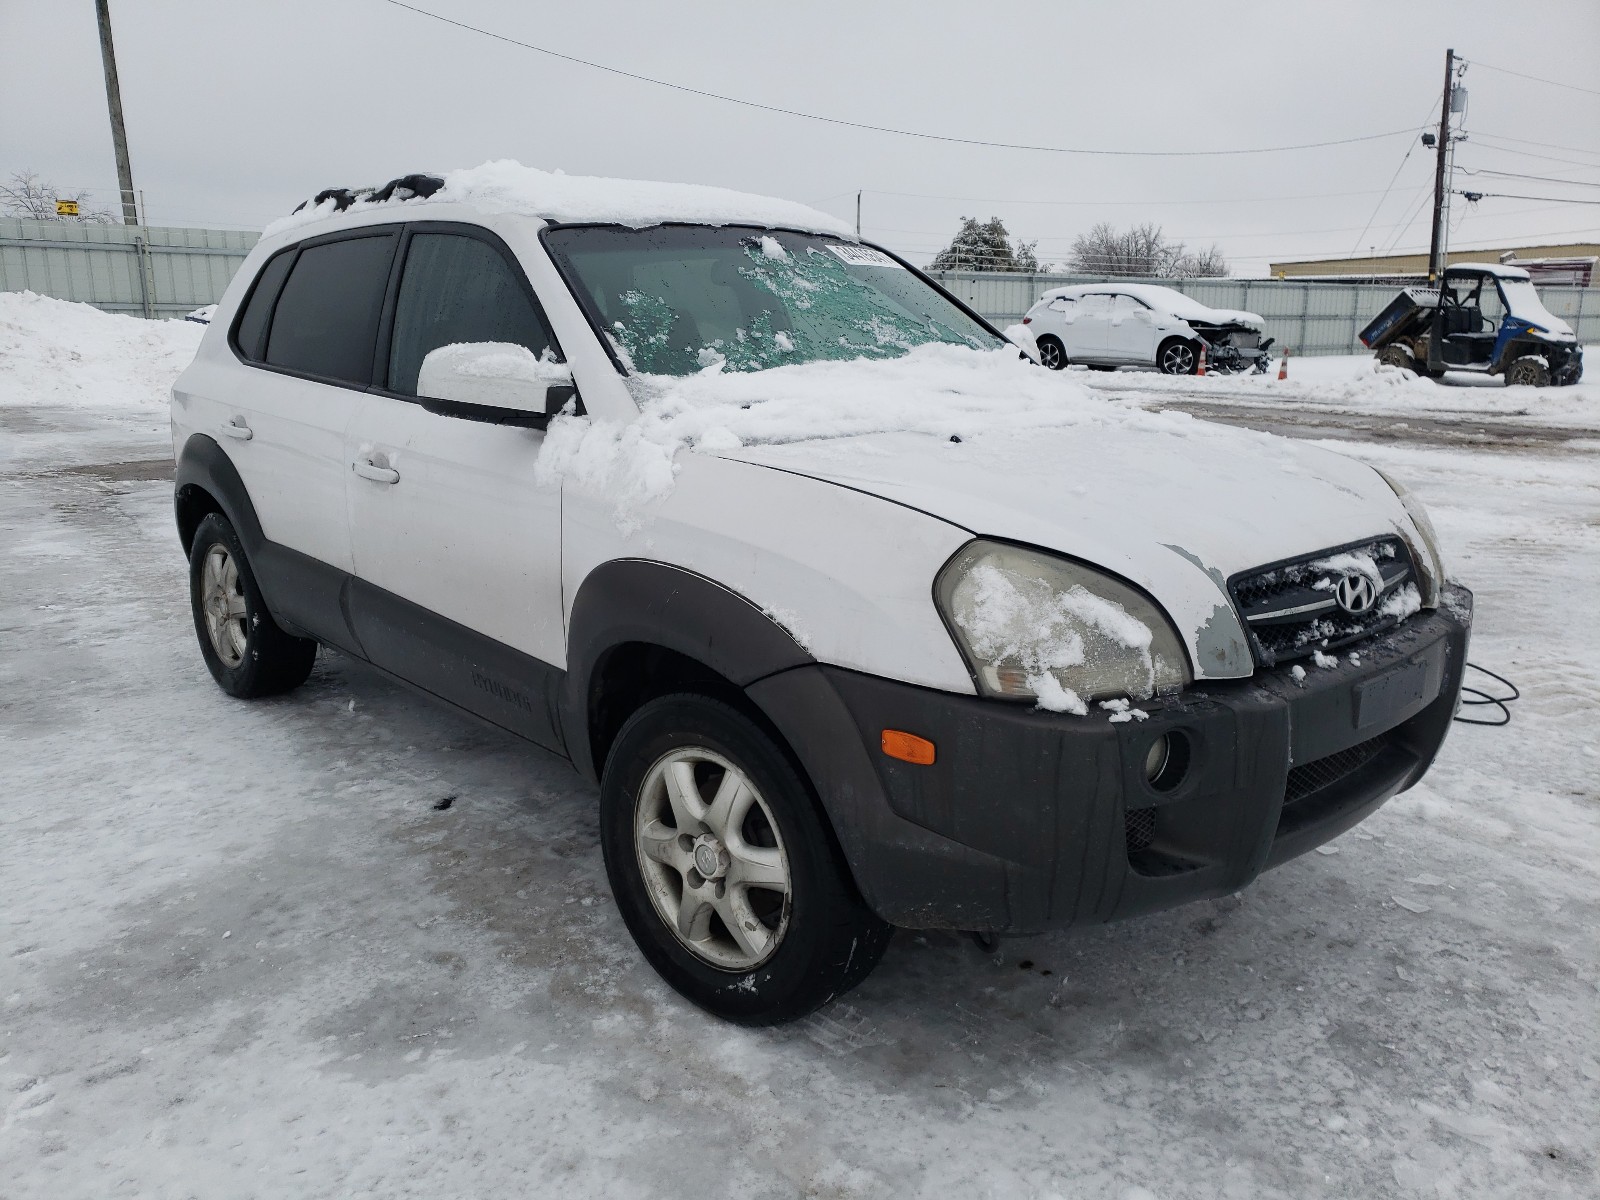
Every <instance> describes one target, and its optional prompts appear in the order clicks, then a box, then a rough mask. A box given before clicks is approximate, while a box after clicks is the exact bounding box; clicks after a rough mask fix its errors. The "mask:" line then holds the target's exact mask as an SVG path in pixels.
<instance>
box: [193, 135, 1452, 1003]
mask: <svg viewBox="0 0 1600 1200" xmlns="http://www.w3.org/2000/svg"><path fill="white" fill-rule="evenodd" d="M1151 311H1152V313H1154V310H1151ZM1170 315H1171V314H1166V316H1170ZM1161 319H1166V317H1163V316H1160V315H1153V316H1152V317H1150V318H1148V320H1149V321H1151V322H1152V327H1153V323H1154V322H1155V321H1157V320H1161ZM1182 336H1184V337H1188V336H1189V334H1188V333H1183V334H1182ZM172 431H173V448H174V450H175V452H176V456H177V463H178V466H177V477H176V508H177V525H178V534H179V537H180V540H181V543H182V546H183V550H184V553H185V554H186V555H188V558H189V563H190V589H191V605H192V611H193V618H194V625H195V630H196V634H197V638H198V642H199V650H200V654H201V656H202V657H203V659H204V662H205V665H206V666H207V668H208V669H209V671H210V673H211V674H212V676H213V677H214V678H215V679H216V681H217V683H218V684H219V685H220V686H221V687H222V688H223V689H224V690H225V691H226V692H228V693H229V694H231V695H233V696H237V697H257V696H265V695H271V694H274V693H281V692H285V691H289V690H291V689H293V688H294V687H296V686H298V685H299V684H300V683H302V682H303V681H304V680H305V679H306V678H307V676H308V674H309V673H310V671H311V670H312V666H313V662H314V660H315V658H316V656H317V654H318V653H319V650H323V649H325V650H328V651H334V652H337V653H339V654H341V655H344V656H347V657H348V658H349V659H351V660H353V661H358V662H362V663H367V664H370V665H371V666H372V667H373V668H375V669H376V670H378V671H380V672H383V673H385V674H386V675H388V676H390V677H393V678H396V679H399V680H402V681H404V682H405V683H407V684H409V685H411V686H413V687H414V688H415V689H417V690H418V691H419V692H420V693H422V694H424V695H427V696H430V697H432V698H433V699H434V700H436V701H438V702H439V703H442V704H444V705H447V706H449V707H451V708H452V709H454V710H456V711H458V712H461V713H465V714H470V715H471V716H473V717H476V718H479V719H481V720H483V721H486V722H489V723H490V724H492V725H495V726H497V727H498V728H500V729H503V730H506V731H509V732H510V733H512V734H514V735H517V736H519V737H522V738H525V739H527V740H528V741H529V742H532V743H535V744H537V745H539V746H542V747H544V748H545V749H546V750H548V751H550V752H551V753H554V754H558V755H561V756H563V757H565V758H567V759H569V760H570V761H571V762H572V764H573V766H574V767H575V768H576V769H577V770H578V771H580V772H582V773H583V774H584V775H585V776H587V777H588V778H589V779H590V780H591V781H593V782H594V783H595V784H596V785H597V789H596V792H595V794H594V795H595V802H596V804H597V809H598V811H597V827H598V837H599V842H600V847H601V849H602V850H603V853H604V857H605V863H606V868H607V871H608V874H609V877H610V881H611V886H612V889H613V892H614V895H615V898H616V903H617V907H618V909H619V911H620V913H621V916H622V918H623V920H624V921H625V922H626V924H627V927H628V929H629V930H630V932H631V933H632V934H633V937H634V939H635V940H636V941H637V943H638V945H639V948H640V950H641V952H642V954H643V955H644V957H645V958H646V959H647V960H648V961H649V962H650V964H651V965H652V966H654V967H655V969H656V970H658V971H659V972H660V973H661V974H662V976H663V977H664V978H665V979H666V980H667V981H668V982H669V983H670V984H671V985H672V986H673V987H675V988H677V989H678V990H679V991H680V992H682V993H683V994H684V995H685V996H687V997H688V998H689V999H690V1000H692V1001H693V1002H694V1003H696V1004H698V1005H701V1006H702V1007H704V1008H706V1009H708V1010H710V1011H711V1012H714V1013H716V1014H718V1015H720V1016H723V1017H726V1018H728V1019H730V1020H735V1021H741V1022H748V1023H770V1022H775V1021H782V1020H789V1019H793V1018H795V1017H798V1016H801V1015H803V1014H805V1013H807V1012H809V1011H811V1010H812V1009H815V1008H816V1007H818V1006H819V1005H822V1004H824V1003H826V1002H827V1001H828V1000H829V999H831V998H833V997H835V996H838V995H840V994H841V993H843V992H844V991H846V990H848V989H849V988H850V987H852V986H854V985H855V984H856V983H858V982H859V981H860V980H861V979H862V978H864V977H865V976H866V974H867V973H868V972H869V971H870V970H871V969H872V967H873V965H874V964H875V963H876V962H877V961H878V959H879V957H880V956H881V955H882V954H883V951H884V948H885V946H886V945H887V944H888V940H889V937H890V934H891V931H892V929H893V928H895V927H897V926H898V927H910V928H938V929H950V930H968V931H976V932H982V933H985V934H1003V933H1024V932H1034V931H1040V930H1050V929H1062V928H1066V927H1069V926H1075V925H1085V924H1092V923H1096V922H1104V921H1111V920H1115V919H1118V918H1123V917H1130V916H1134V915H1137V914H1141V913H1148V912H1151V911H1153V910H1156V909H1161V908H1167V907H1170V906H1172V905H1176V904H1181V903H1184V902H1185V901H1189V900H1195V899H1198V898H1201V897H1211V896H1220V895H1225V894H1228V893H1232V892H1235V891H1237V890H1238V889H1240V888H1241V887H1244V886H1245V885H1246V884H1248V883H1249V882H1250V881H1251V880H1252V879H1253V878H1255V877H1256V876H1257V875H1258V874H1259V873H1260V872H1262V871H1263V870H1266V869H1268V868H1271V867H1274V866H1277V865H1278V864H1280V863H1283V862H1286V861H1288V860H1289V859H1292V858H1294V857H1295V856H1296V855H1299V854H1303V853H1305V852H1306V851H1307V850H1310V849H1311V848H1312V847H1314V846H1317V845H1319V844H1321V843H1322V842H1325V841H1327V840H1328V839H1329V838H1332V837H1334V836H1335V835H1337V834H1338V833H1340V832H1341V831H1343V830H1345V829H1347V828H1349V827H1350V826H1351V825H1353V824H1355V823H1356V822H1357V821H1359V820H1361V819H1362V818H1363V817H1365V816H1367V815H1368V814H1370V813H1371V812H1373V811H1374V810H1375V809H1376V808H1377V807H1378V806H1379V805H1381V804H1382V803H1383V802H1384V801H1385V800H1387V799H1388V798H1389V797H1390V796H1393V795H1394V794H1395V793H1397V792H1400V791H1403V790H1404V789H1406V788H1408V787H1410V786H1411V785H1412V784H1414V783H1416V781H1417V780H1418V779H1420V778H1421V777H1422V775H1423V773H1424V772H1425V771H1426V770H1427V769H1428V766H1429V764H1430V763H1431V762H1432V760H1433V757H1434V754H1435V752H1436V751H1437V749H1438V748H1439V745H1440V743H1441V742H1442V740H1443V739H1444V736H1445V732H1446V730H1448V729H1449V727H1450V720H1451V717H1452V715H1453V712H1454V709H1455V704H1456V698H1457V693H1458V691H1459V689H1460V684H1461V673H1462V668H1463V665H1464V663H1465V659H1466V646H1467V638H1468V629H1469V625H1470V621H1471V611H1472V609H1471V603H1472V601H1471V595H1470V593H1468V592H1467V591H1466V590H1465V589H1463V588H1460V587H1458V586H1455V585H1453V584H1450V583H1447V582H1446V580H1445V576H1444V571H1443V567H1442V566H1441V560H1440V556H1439V550H1438V547H1437V546H1436V544H1435V540H1434V535H1433V530H1432V528H1431V526H1430V525H1429V523H1428V520H1427V517H1426V515H1425V514H1424V512H1423V510H1422V508H1421V507H1420V506H1419V505H1418V503H1417V502H1416V501H1415V500H1414V499H1412V498H1411V497H1410V496H1408V495H1407V494H1406V492H1405V490H1404V489H1403V488H1402V487H1400V486H1399V485H1397V484H1394V483H1392V482H1391V481H1390V480H1388V479H1386V478H1385V477H1383V476H1381V475H1379V474H1378V472H1376V471H1375V470H1373V469H1372V468H1370V467H1367V466H1364V465H1362V464H1361V463H1358V462H1355V461H1354V460H1351V459H1348V458H1343V457H1340V456H1338V455H1335V454H1332V453H1329V452H1327V451H1325V450H1321V449H1318V448H1315V447H1312V446H1309V445H1304V444H1300V443H1294V442H1289V441H1285V440H1282V439H1278V438H1273V437H1270V436H1268V435H1265V434H1258V433H1252V432H1249V431H1245V430H1238V429H1231V428H1226V427H1223V426H1219V425H1210V424H1207V423H1205V422H1200V421H1195V420H1192V419H1190V418H1188V417H1185V416H1182V415H1178V414H1168V413H1150V412H1143V411H1138V410H1132V409H1128V408H1125V407H1121V406H1118V405H1114V404H1111V403H1109V402H1107V401H1104V400H1102V399H1099V398H1096V397H1095V396H1093V395H1091V394H1090V393H1089V392H1088V391H1087V390H1085V389H1083V388H1080V387H1077V386H1076V385H1075V384H1074V383H1073V381H1072V380H1071V379H1069V378H1067V377H1064V376H1061V375H1057V374H1052V373H1050V372H1048V371H1044V370H1041V369H1040V368H1039V367H1037V366H1036V365H1034V364H1032V363H1030V362H1029V361H1027V360H1026V359H1025V358H1023V357H1022V356H1021V355H1019V354H1018V353H1017V351H1016V349H1015V347H1013V346H1011V345H1009V344H1008V343H1007V342H1005V341H1004V340H1002V338H1001V336H1000V335H999V334H998V333H997V332H996V331H995V330H994V329H993V328H992V327H991V326H990V325H988V324H987V323H986V322H984V321H983V320H982V319H981V318H979V317H978V316H977V315H976V314H974V313H973V312H972V311H971V310H970V309H968V308H966V307H965V306H964V305H962V304H961V303H960V302H959V301H957V300H956V299H954V298H953V297H951V296H950V295H949V294H947V293H946V292H944V291H943V290H942V289H940V288H939V287H938V286H937V285H936V284H934V283H933V282H931V281H930V280H929V279H928V278H927V277H926V276H924V275H923V274H922V273H920V272H919V271H917V270H916V269H915V268H913V267H911V266H909V265H908V264H907V263H906V262H904V261H903V260H902V259H900V258H897V257H896V256H895V255H893V254H891V253H889V252H888V251H885V250H882V249H878V248H876V247H873V246H870V245H866V244H863V243H862V242H860V241H858V240H857V239H856V238H854V237H853V236H852V234H851V232H850V230H849V229H848V228H846V227H844V226H842V225H841V224H840V223H838V222H837V221H835V220H833V219H832V218H829V217H827V216H825V215H823V214H821V213H818V212H815V211H813V210H810V209H807V208H803V207H801V206H798V205H794V204H788V203H784V202H781V201H773V200H764V199H761V198H759V197H754V196H745V195H741V194H737V193H732V192H726V191H722V190H720V189H713V188H696V187H687V186H682V185H666V184H633V183H624V182H619V181H615V180H599V179H582V178H576V177H572V176H567V175H561V174H546V173H544V172H540V171H534V170H530V169H528V168H524V167H521V166H519V165H517V164H514V163H491V164H487V165H485V166H483V167H480V168H476V169H473V170H468V171H458V172H454V173H452V174H451V175H449V176H446V177H444V178H436V177H429V176H410V177H407V178H406V179H404V180H397V181H396V183H395V184H391V185H390V186H389V187H387V188H384V189H381V190H379V191H376V192H356V193H352V192H340V191H330V192H328V193H326V194H325V195H324V196H323V197H322V198H321V199H320V200H319V201H318V202H316V203H312V204H309V205H307V206H306V207H305V208H304V209H303V210H302V211H300V212H299V213H297V214H296V215H295V216H293V217H291V218H286V219H285V220H284V221H282V222H280V223H278V224H277V225H275V226H273V227H270V228H269V229H268V230H267V231H266V233H265V234H264V235H263V237H262V239H261V241H260V242H259V243H258V244H257V245H256V247H255V248H254V249H253V250H252V251H251V252H250V256H249V258H248V260H247V261H246V263H245V264H244V265H243V267H241V269H240V271H239V273H238V275H237V276H236V278H235V279H234V281H233V283H232V284H230V285H229V288H228V291H227V294H226V295H225V296H224V298H223V300H222V302H221V303H220V304H219V306H218V309H217V313H216V319H215V320H214V321H213V322H212V323H211V324H210V326H209V327H208V328H207V330H206V333H205V337H204V340H203V341H202V342H201V345H200V349H199V352H198V354H197V356H196V358H195V361H194V363H193V364H192V365H191V366H190V367H189V368H188V369H187V370H185V371H184V373H183V374H182V376H181V377H180V378H179V379H178V381H177V383H176V385H175V386H174V389H173V394H172ZM228 721H229V722H230V729H235V730H237V728H239V727H238V726H237V718H236V717H233V716H230V717H229V718H228ZM274 728H275V729H276V728H279V726H276V725H275V726H274ZM230 736H232V734H230ZM362 752H363V751H362V749H360V748H353V749H352V753H362ZM241 836H244V837H246V838H247V837H248V834H247V833H242V834H241ZM521 852H524V853H526V854H528V855H530V856H537V855H542V854H548V853H550V851H549V850H548V848H546V847H543V846H541V844H540V841H539V826H538V822H537V819H536V818H535V817H534V816H533V815H532V814H530V819H529V823H528V828H527V839H526V845H525V846H524V847H523V848H522V851H521ZM506 853H507V854H509V855H510V856H511V858H513V859H514V858H515V856H516V854H517V853H518V851H517V850H515V849H508V850H507V851H506ZM562 853H567V851H562ZM508 861H509V860H508ZM293 882H294V881H292V880H286V881H285V886H293ZM509 886H512V887H514V886H515V884H512V885H509ZM586 952H587V951H586V948H585V946H583V945H581V944H579V945H574V946H572V947H571V953H573V954H577V955H582V954H584V953H586Z"/></svg>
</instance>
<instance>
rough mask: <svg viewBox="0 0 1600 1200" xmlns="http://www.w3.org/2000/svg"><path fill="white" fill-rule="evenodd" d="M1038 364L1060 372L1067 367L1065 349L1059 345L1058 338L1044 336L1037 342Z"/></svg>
mask: <svg viewBox="0 0 1600 1200" xmlns="http://www.w3.org/2000/svg"><path fill="white" fill-rule="evenodd" d="M1038 346H1039V362H1040V363H1041V364H1042V365H1043V366H1046V367H1049V368H1050V369H1051V370H1052V371H1060V370H1062V369H1063V368H1064V367H1066V365H1067V348H1066V347H1065V346H1063V345H1062V344H1061V341H1060V339H1059V338H1054V337H1051V336H1050V335H1048V334H1046V335H1045V336H1044V337H1042V338H1040V339H1039V340H1038Z"/></svg>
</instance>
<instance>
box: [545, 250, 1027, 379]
mask: <svg viewBox="0 0 1600 1200" xmlns="http://www.w3.org/2000/svg"><path fill="white" fill-rule="evenodd" d="M552 243H553V248H554V249H556V250H557V257H558V259H564V260H565V261H566V263H567V264H570V266H571V268H572V273H573V274H576V275H577V276H578V278H579V280H580V281H581V283H582V285H583V286H584V287H585V289H586V290H587V291H588V293H589V297H590V299H591V300H592V301H593V303H594V306H595V308H596V309H598V310H599V315H600V317H601V319H602V321H603V323H604V326H605V328H606V329H607V330H608V331H609V332H610V333H611V335H612V337H614V338H615V340H616V343H617V345H618V346H619V347H620V348H621V350H622V351H623V353H624V355H625V356H626V359H627V361H628V363H629V365H630V366H631V367H632V368H633V369H634V370H636V371H640V372H644V373H647V374H655V375H688V374H692V373H694V372H697V371H703V370H708V369H709V370H720V371H760V370H764V369H766V368H768V367H776V366H783V365H786V364H791V363H804V362H819V361H829V360H845V359H857V358H897V357H899V356H901V355H903V354H906V353H907V352H909V351H910V350H912V349H914V348H915V347H917V346H923V345H927V344H929V343H936V342H937V343H943V344H953V345H962V346H970V347H973V348H975V349H990V348H992V347H994V346H995V345H997V344H998V343H997V342H996V340H995V338H994V336H993V335H992V334H990V333H989V332H988V331H987V330H985V329H984V328H983V327H982V326H980V325H979V324H978V323H977V322H975V321H973V320H972V319H971V318H970V317H968V316H967V315H966V314H965V313H964V312H962V311H961V310H960V309H959V308H957V307H955V306H954V305H952V304H951V303H950V302H949V301H948V300H946V299H945V298H944V297H943V296H941V295H939V293H937V292H936V291H934V290H933V289H932V288H931V287H929V286H928V285H927V284H926V283H925V282H923V281H922V280H921V279H919V278H918V277H917V276H916V275H914V274H913V273H912V272H910V271H907V270H906V269H905V268H904V267H902V266H901V265H900V264H899V263H897V262H896V261H895V260H894V259H892V258H890V257H889V256H888V255H886V254H883V253H882V252H880V251H877V250H873V249H871V248H870V247H865V246H859V245H851V244H848V243H841V242H835V241H832V240H829V239H823V238H818V237H814V236H806V235H800V234H763V235H754V234H751V233H750V232H749V231H741V230H732V229H726V228H723V229H708V228H699V229H694V228H681V227H679V228H672V227H668V228H663V229H658V230H642V231H621V230H614V229H600V228H589V229H573V230H561V231H553V233H552Z"/></svg>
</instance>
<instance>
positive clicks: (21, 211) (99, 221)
mask: <svg viewBox="0 0 1600 1200" xmlns="http://www.w3.org/2000/svg"><path fill="white" fill-rule="evenodd" d="M88 197H89V193H88V192H86V191H77V192H65V191H62V190H61V189H59V188H57V187H56V185H55V184H53V183H51V182H49V181H48V180H44V179H40V178H39V176H38V175H37V174H35V173H34V172H32V171H16V172H14V173H13V174H12V176H11V179H10V181H9V182H8V183H0V213H3V214H4V215H5V216H8V217H26V218H27V219H29V220H31V221H78V222H80V223H88V224H94V225H108V224H110V223H111V222H113V221H115V220H116V217H115V215H113V214H112V212H111V210H110V209H107V208H96V207H95V206H94V205H93V204H91V203H90V202H89V199H88ZM57 200H74V201H76V202H77V204H78V215H77V216H75V217H64V216H61V215H60V214H59V213H57V212H56V201H57Z"/></svg>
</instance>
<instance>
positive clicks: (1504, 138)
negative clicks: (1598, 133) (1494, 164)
mask: <svg viewBox="0 0 1600 1200" xmlns="http://www.w3.org/2000/svg"><path fill="white" fill-rule="evenodd" d="M1472 136H1473V137H1474V138H1488V139H1489V140H1490V141H1491V142H1510V143H1512V144H1513V145H1516V146H1538V147H1539V148H1540V149H1541V150H1565V151H1567V152H1568V153H1569V154H1594V155H1600V149H1596V148H1595V147H1593V146H1563V145H1560V144H1559V143H1556V142H1535V141H1533V140H1532V139H1530V138H1519V137H1511V136H1510V135H1509V134H1504V133H1481V132H1477V131H1474V132H1473V134H1472Z"/></svg>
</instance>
